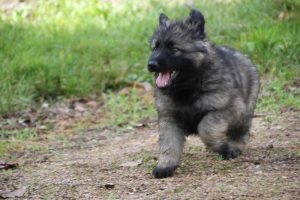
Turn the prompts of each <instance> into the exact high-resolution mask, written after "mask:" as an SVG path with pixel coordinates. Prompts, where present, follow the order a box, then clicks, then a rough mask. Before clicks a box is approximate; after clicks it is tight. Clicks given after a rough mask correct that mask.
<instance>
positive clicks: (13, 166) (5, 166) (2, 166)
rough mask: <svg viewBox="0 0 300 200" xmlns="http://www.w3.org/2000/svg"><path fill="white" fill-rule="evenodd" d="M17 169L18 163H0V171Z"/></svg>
mask: <svg viewBox="0 0 300 200" xmlns="http://www.w3.org/2000/svg"><path fill="white" fill-rule="evenodd" d="M18 167H19V164H18V163H0V169H4V170H8V169H16V168H18Z"/></svg>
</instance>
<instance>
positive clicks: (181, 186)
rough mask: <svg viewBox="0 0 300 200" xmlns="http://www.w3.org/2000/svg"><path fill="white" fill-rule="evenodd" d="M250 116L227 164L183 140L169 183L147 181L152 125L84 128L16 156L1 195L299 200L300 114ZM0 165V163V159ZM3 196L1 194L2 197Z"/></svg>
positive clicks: (3, 177) (3, 173)
mask: <svg viewBox="0 0 300 200" xmlns="http://www.w3.org/2000/svg"><path fill="white" fill-rule="evenodd" d="M268 117H269V116H268V115H264V116H259V117H256V118H254V121H253V127H252V133H251V141H250V144H249V145H248V148H247V150H246V151H245V152H244V153H243V155H241V156H240V157H238V158H237V159H234V160H229V161H225V160H221V159H220V157H218V155H216V154H214V153H211V152H208V151H207V150H206V149H205V147H204V145H203V143H202V142H201V140H200V139H199V138H198V137H189V138H188V140H187V142H186V145H185V149H184V153H183V156H182V161H181V163H180V166H179V168H178V169H177V171H176V174H175V176H174V177H172V178H167V179H154V178H153V177H152V175H151V170H152V168H153V167H154V166H155V163H156V161H157V139H158V136H157V127H156V124H155V122H154V121H148V122H145V123H143V124H138V125H136V126H133V127H130V128H128V129H127V130H126V131H118V128H116V129H109V128H104V129H97V128H95V129H85V130H81V131H80V132H77V133H76V134H73V136H72V137H71V138H69V139H68V140H67V141H65V140H53V141H50V142H49V141H48V143H47V146H48V148H47V150H44V151H30V152H25V153H22V154H18V155H16V156H15V158H14V159H11V160H5V162H7V163H14V162H15V163H18V164H19V167H17V168H16V169H11V170H4V169H0V196H1V194H2V198H4V197H7V194H11V192H14V191H17V192H16V193H18V192H19V191H18V189H20V188H21V189H25V190H24V191H25V192H24V191H23V192H22V191H21V194H19V196H20V197H18V194H17V195H15V194H12V196H14V197H12V198H17V197H18V198H19V199H281V200H283V199H300V112H299V111H291V110H288V111H283V112H282V113H281V115H280V116H277V117H276V119H275V120H273V121H272V122H267V121H268V120H267V119H266V118H268ZM0 160H1V159H0ZM5 195H6V196H5Z"/></svg>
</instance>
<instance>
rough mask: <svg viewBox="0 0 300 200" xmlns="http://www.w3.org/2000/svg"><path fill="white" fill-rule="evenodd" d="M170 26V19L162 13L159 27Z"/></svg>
mask: <svg viewBox="0 0 300 200" xmlns="http://www.w3.org/2000/svg"><path fill="white" fill-rule="evenodd" d="M168 24H169V18H168V17H167V16H166V15H165V14H164V13H160V15H159V25H160V26H165V27H167V26H168Z"/></svg>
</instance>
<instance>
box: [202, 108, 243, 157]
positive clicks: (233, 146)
mask: <svg viewBox="0 0 300 200" xmlns="http://www.w3.org/2000/svg"><path fill="white" fill-rule="evenodd" d="M229 116H230V114H229V113H228V111H216V112H212V113H209V114H208V115H206V116H205V117H204V118H203V119H202V120H201V122H200V123H199V124H198V132H199V135H200V138H201V139H202V141H203V142H204V143H205V145H206V146H207V147H208V148H209V149H211V150H213V151H215V152H218V153H219V154H220V155H221V156H222V157H223V158H224V159H233V158H236V157H238V156H239V155H240V154H241V153H242V150H243V149H244V147H245V143H243V142H242V139H241V140H239V141H238V140H236V141H232V140H231V139H230V138H229V137H228V135H227V132H228V128H229V127H230V126H229V121H231V120H230V117H229Z"/></svg>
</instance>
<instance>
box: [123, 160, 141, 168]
mask: <svg viewBox="0 0 300 200" xmlns="http://www.w3.org/2000/svg"><path fill="white" fill-rule="evenodd" d="M141 164H142V160H137V161H129V162H126V163H123V164H121V165H120V166H121V167H137V166H140V165H141Z"/></svg>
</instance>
